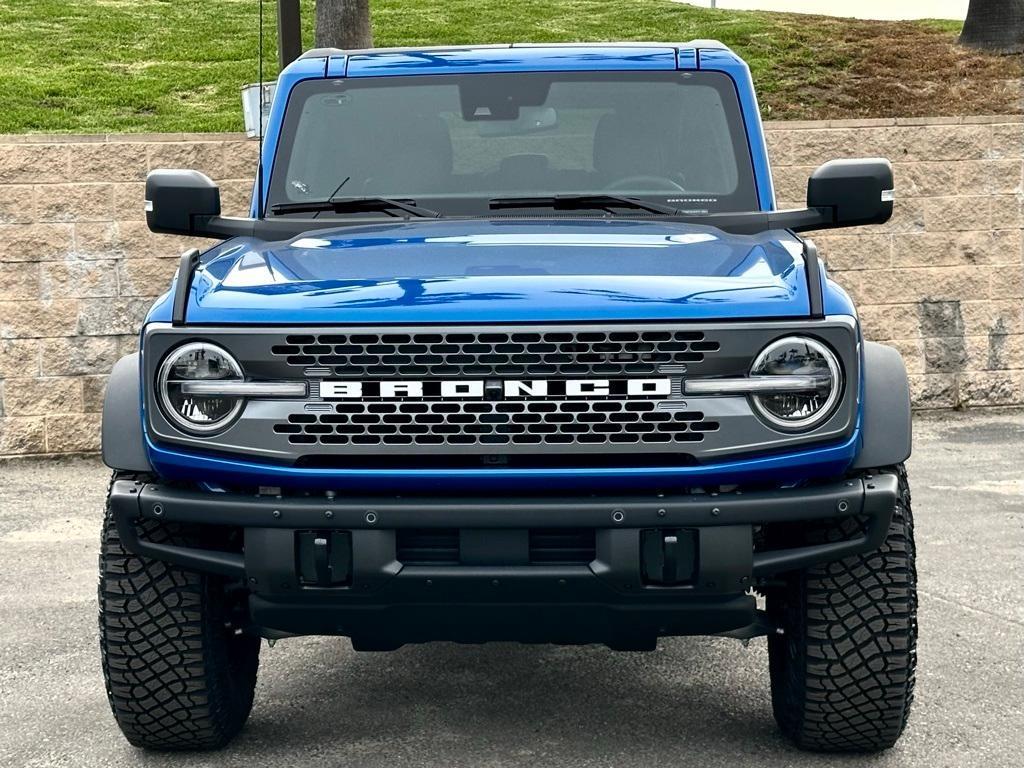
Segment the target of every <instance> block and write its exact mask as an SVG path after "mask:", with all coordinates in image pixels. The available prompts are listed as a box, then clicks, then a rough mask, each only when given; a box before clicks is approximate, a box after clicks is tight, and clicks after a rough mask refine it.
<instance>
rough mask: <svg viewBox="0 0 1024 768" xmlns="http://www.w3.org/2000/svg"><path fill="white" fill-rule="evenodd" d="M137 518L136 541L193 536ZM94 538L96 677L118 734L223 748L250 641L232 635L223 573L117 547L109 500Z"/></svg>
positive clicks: (253, 649) (250, 671) (254, 647)
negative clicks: (98, 675) (98, 664)
mask: <svg viewBox="0 0 1024 768" xmlns="http://www.w3.org/2000/svg"><path fill="white" fill-rule="evenodd" d="M125 477H130V475H125V474H123V473H117V472H115V473H114V478H113V479H114V480H117V479H121V478H125ZM137 525H138V530H139V533H140V535H141V536H142V538H144V539H148V540H151V541H155V542H162V543H168V544H187V543H193V544H195V543H196V533H195V531H194V530H193V531H189V530H188V529H187V528H186V527H184V526H178V525H174V524H166V523H160V522H155V521H145V522H140V523H138V524H137ZM100 544H101V549H100V582H99V609H100V615H99V619H100V649H101V652H102V661H103V676H104V678H105V680H106V686H107V697H108V699H109V701H110V707H111V709H112V710H113V712H114V717H115V718H116V719H117V724H118V726H120V728H121V731H122V732H123V733H124V735H125V737H127V739H128V741H129V742H131V743H132V744H133V745H135V746H137V747H145V748H147V749H158V750H180V749H218V748H220V747H223V746H224V745H225V744H227V743H228V742H229V741H230V740H231V739H232V737H234V736H235V735H236V734H237V733H238V732H239V730H241V728H242V726H243V725H244V723H245V721H246V718H247V717H248V716H249V710H250V709H251V708H252V700H253V691H254V689H255V685H256V668H257V666H258V663H259V647H260V646H259V638H258V637H253V636H250V635H246V634H235V629H234V628H233V626H231V611H230V606H231V600H232V598H230V597H229V595H228V592H227V591H226V586H227V584H226V583H225V580H224V579H221V578H218V577H214V576H209V575H204V574H200V573H196V572H194V571H187V570H184V569H182V568H178V567H176V566H173V565H169V564H167V563H164V562H161V561H158V560H153V559H150V558H148V557H140V556H138V555H134V554H131V553H129V552H127V551H126V550H125V549H124V547H122V545H121V540H120V537H119V536H118V533H117V528H116V526H115V524H114V519H113V516H112V514H111V511H110V502H109V498H108V501H107V509H106V515H105V519H104V521H103V534H102V539H101V543H100Z"/></svg>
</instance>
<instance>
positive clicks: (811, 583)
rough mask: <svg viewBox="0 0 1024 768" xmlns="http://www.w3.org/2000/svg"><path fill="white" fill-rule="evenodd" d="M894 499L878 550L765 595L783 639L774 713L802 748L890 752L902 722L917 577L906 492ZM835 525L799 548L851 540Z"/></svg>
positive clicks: (908, 698) (902, 476) (912, 658)
mask: <svg viewBox="0 0 1024 768" xmlns="http://www.w3.org/2000/svg"><path fill="white" fill-rule="evenodd" d="M884 471H885V472H891V473H894V474H896V475H898V477H899V497H898V500H897V504H896V510H895V512H894V514H893V519H892V523H891V525H890V526H889V532H888V535H887V537H886V539H885V542H884V543H883V544H882V546H881V548H880V549H878V550H877V551H874V552H869V553H867V554H864V555H858V556H855V557H848V558H846V559H845V560H841V561H839V562H835V563H829V564H826V565H821V566H815V567H813V568H809V569H807V570H806V571H803V572H800V573H796V574H792V575H790V577H789V578H788V579H787V580H786V586H785V587H784V588H783V589H781V590H778V591H775V592H770V593H769V594H768V609H769V612H770V614H771V615H772V617H773V619H774V620H775V621H776V622H777V626H779V627H781V629H782V632H783V634H779V635H774V636H771V637H769V640H768V655H769V663H770V668H771V681H772V707H773V709H774V712H775V719H776V721H777V722H778V724H779V727H780V728H781V729H782V732H783V733H784V734H785V735H786V736H787V737H788V738H790V739H791V740H792V741H794V742H795V743H796V744H797V745H798V746H799V747H802V748H804V749H809V750H815V751H825V752H873V751H877V750H882V749H887V748H889V747H891V746H893V745H894V744H895V743H896V741H897V739H899V737H900V734H901V733H903V729H904V727H905V726H906V723H907V716H908V715H909V713H910V705H911V702H912V701H913V698H914V669H915V666H916V663H917V653H916V645H917V572H916V570H915V567H914V521H913V517H912V516H911V511H910V487H909V485H908V483H907V476H906V472H905V470H904V468H903V466H902V465H900V466H898V467H893V468H890V469H888V470H884ZM855 524H856V523H854V522H853V521H846V523H845V526H844V525H842V524H837V525H835V526H832V527H830V528H823V529H818V530H816V531H813V532H807V533H806V534H805V541H807V540H810V541H827V540H829V539H835V538H840V537H843V538H845V537H846V536H848V535H849V534H850V533H851V531H850V530H849V526H851V525H855Z"/></svg>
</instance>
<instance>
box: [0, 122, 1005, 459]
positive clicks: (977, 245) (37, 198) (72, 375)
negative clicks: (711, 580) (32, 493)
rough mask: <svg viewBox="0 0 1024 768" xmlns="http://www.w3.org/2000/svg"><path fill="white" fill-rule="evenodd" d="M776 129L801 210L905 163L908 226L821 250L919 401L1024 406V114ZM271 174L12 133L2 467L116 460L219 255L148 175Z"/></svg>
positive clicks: (250, 153)
mask: <svg viewBox="0 0 1024 768" xmlns="http://www.w3.org/2000/svg"><path fill="white" fill-rule="evenodd" d="M766 128H767V132H768V138H769V144H770V150H771V157H772V161H773V168H774V173H775V183H776V188H777V191H778V195H779V200H780V203H781V204H782V205H783V206H785V207H788V206H797V205H800V204H801V203H802V200H803V197H804V187H805V184H806V179H807V176H808V174H809V173H810V172H811V171H812V170H813V169H814V167H816V166H817V165H818V164H819V163H821V162H824V161H826V160H830V159H833V158H837V157H860V156H884V157H889V158H890V159H892V160H893V161H894V163H895V165H896V176H897V182H896V184H897V194H898V198H899V200H898V203H897V208H896V210H897V213H896V216H895V217H894V219H893V221H892V222H890V224H888V225H887V226H885V227H882V228H877V227H875V228H868V229H864V230H848V231H842V232H834V233H822V234H819V235H817V236H816V237H815V238H814V239H815V240H816V242H817V243H818V245H819V248H820V250H821V253H822V256H823V257H824V258H825V259H826V261H827V263H828V267H829V269H830V271H831V274H832V275H833V276H834V277H835V278H836V279H837V280H838V281H839V282H840V283H841V284H842V285H843V286H844V287H845V288H846V289H847V290H849V291H850V293H851V294H852V295H853V297H854V298H855V300H856V301H857V304H858V306H859V309H860V312H861V318H862V321H863V323H864V327H865V331H866V333H867V335H868V336H869V338H873V339H876V340H879V341H884V342H886V343H890V344H892V345H894V346H896V347H898V348H899V349H900V351H901V352H903V354H904V357H905V358H906V360H907V365H908V368H909V370H910V373H911V378H912V385H913V396H914V401H915V404H916V405H917V406H918V407H919V408H949V407H962V406H963V407H966V406H991V405H1020V404H1024V243H1022V226H1024V214H1022V200H1024V179H1022V174H1024V117H996V118H962V119H958V118H937V119H931V120H928V119H922V120H857V121H831V122H799V123H796V122H789V123H769V124H768V125H767V126H766ZM255 161H256V145H255V142H252V141H247V140H246V139H245V138H244V137H241V136H238V135H212V134H198V135H182V134H173V135H164V134H161V135H155V136H152V135H132V136H13V137H11V136H7V137H4V136H0V459H2V458H4V457H10V456H17V455H32V454H61V453H80V452H88V451H95V450H97V449H98V446H99V418H100V410H101V407H102V393H103V388H104V384H105V381H106V374H107V372H108V371H109V370H110V368H111V367H112V365H113V363H114V361H115V360H117V358H118V357H120V356H121V355H124V354H127V353H128V352H130V351H132V350H133V349H134V348H135V346H136V333H137V330H138V327H139V324H140V322H141V319H142V317H143V316H144V315H145V313H146V310H147V309H148V307H149V306H150V304H151V303H152V301H153V298H154V297H155V296H157V295H159V294H160V293H162V292H163V291H164V290H166V288H167V286H168V284H169V282H170V279H171V276H172V274H173V272H174V269H175V267H176V264H177V259H178V256H179V255H180V253H181V252H182V251H183V250H184V249H185V248H188V247H191V246H192V245H193V244H195V245H198V246H200V247H201V246H202V245H203V243H202V242H200V243H190V242H188V241H185V240H183V239H181V238H173V237H167V236H159V235H153V234H151V233H150V232H149V231H148V230H147V229H146V225H145V221H144V216H143V209H142V201H143V180H144V179H145V176H146V173H147V172H148V171H149V170H151V169H154V168H175V167H185V168H196V169H198V170H202V171H204V172H205V173H207V174H208V175H209V176H211V177H212V178H213V179H215V180H216V181H218V182H219V183H220V185H221V191H222V200H223V204H224V209H225V212H226V213H229V214H232V215H242V214H244V212H245V210H246V209H247V208H248V197H249V193H250V190H251V184H252V182H251V179H252V174H253V170H254V168H255ZM205 242H206V243H207V244H208V243H209V241H205Z"/></svg>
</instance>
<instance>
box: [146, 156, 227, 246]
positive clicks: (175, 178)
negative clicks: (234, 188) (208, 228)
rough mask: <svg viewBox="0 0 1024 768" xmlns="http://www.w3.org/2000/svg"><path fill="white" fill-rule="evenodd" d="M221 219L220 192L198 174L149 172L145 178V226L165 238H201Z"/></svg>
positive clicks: (208, 179)
mask: <svg viewBox="0 0 1024 768" xmlns="http://www.w3.org/2000/svg"><path fill="white" fill-rule="evenodd" d="M219 216H220V188H219V187H218V186H217V185H216V184H214V183H213V181H212V180H211V179H210V177H208V176H206V175H204V174H202V173H200V172H199V171H181V170H176V171H167V170H158V171H150V173H149V176H147V177H146V224H148V225H149V228H150V229H151V230H152V231H153V232H159V233H162V234H168V235H197V234H202V232H201V231H200V230H201V229H202V225H203V223H205V222H207V221H209V220H210V219H213V218H215V217H219Z"/></svg>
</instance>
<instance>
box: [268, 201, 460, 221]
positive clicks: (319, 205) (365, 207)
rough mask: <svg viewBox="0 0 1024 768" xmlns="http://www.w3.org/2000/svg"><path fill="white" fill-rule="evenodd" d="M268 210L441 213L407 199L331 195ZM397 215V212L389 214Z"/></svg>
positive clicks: (430, 215)
mask: <svg viewBox="0 0 1024 768" xmlns="http://www.w3.org/2000/svg"><path fill="white" fill-rule="evenodd" d="M270 210H271V211H273V212H274V213H314V212H320V211H333V212H334V213H359V212H361V211H365V212H374V211H380V212H384V213H390V212H391V211H405V212H406V213H407V214H409V215H410V216H417V217H420V218H425V219H437V218H440V216H441V214H440V213H438V212H437V211H434V210H431V209H430V208H423V207H422V206H419V205H416V203H415V202H413V201H411V200H409V201H406V200H392V199H391V198H389V197H332V198H331V199H330V200H312V201H310V202H308V203H277V204H276V205H272V206H271V207H270ZM391 215H395V216H396V215H398V214H393V213H392V214H391Z"/></svg>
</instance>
